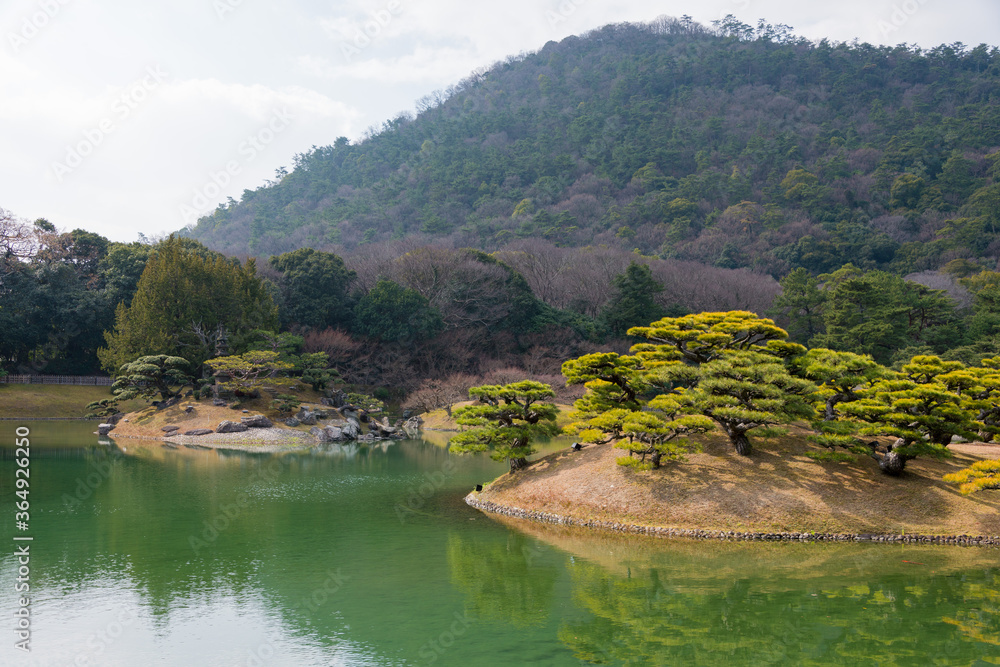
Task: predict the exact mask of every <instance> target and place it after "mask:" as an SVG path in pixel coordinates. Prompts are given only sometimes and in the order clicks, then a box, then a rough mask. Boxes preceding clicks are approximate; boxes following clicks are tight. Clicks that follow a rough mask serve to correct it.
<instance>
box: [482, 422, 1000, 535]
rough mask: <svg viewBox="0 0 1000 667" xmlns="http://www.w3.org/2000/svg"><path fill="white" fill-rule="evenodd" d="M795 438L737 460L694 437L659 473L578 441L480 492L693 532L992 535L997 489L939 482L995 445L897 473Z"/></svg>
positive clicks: (712, 438)
mask: <svg viewBox="0 0 1000 667" xmlns="http://www.w3.org/2000/svg"><path fill="white" fill-rule="evenodd" d="M805 435H806V433H805V432H804V431H803V430H800V429H794V428H793V429H792V432H791V433H790V434H789V435H787V436H782V437H779V438H774V439H771V440H766V441H760V440H759V441H756V443H755V444H756V446H757V451H756V452H755V453H754V455H753V456H750V457H741V456H738V455H737V454H736V453H735V452H734V451H733V448H732V446H731V445H730V444H729V442H728V440H727V439H726V438H725V437H724V436H723V435H721V434H719V433H713V434H708V435H706V436H704V437H703V438H701V441H702V444H703V446H704V452H703V453H700V454H693V455H690V456H689V457H688V461H687V462H686V463H672V464H667V465H665V466H664V467H663V468H661V469H660V470H652V471H646V472H643V471H636V470H633V469H628V468H625V467H623V466H619V465H618V464H617V463H616V459H617V458H618V457H619V456H621V454H622V450H619V449H614V448H613V447H612V446H611V445H590V446H587V447H585V448H584V449H583V451H580V452H572V451H569V450H565V451H562V452H557V453H555V454H551V455H549V456H546V457H544V458H542V459H540V460H538V461H536V462H534V463H533V464H532V465H531V466H530V467H529V468H528V469H526V470H524V471H522V472H519V473H517V474H515V475H510V474H506V475H503V476H502V477H500V478H498V479H497V480H496V481H494V482H493V483H492V484H490V485H489V486H488V487H487V488H486V489H485V490H484V491H483V492H482V493H480V494H478V497H479V499H480V500H485V501H489V502H493V503H497V504H499V505H504V506H508V507H518V508H521V509H525V510H534V511H540V512H549V513H553V514H560V515H563V516H570V517H573V518H576V519H582V520H592V519H596V520H601V521H618V522H622V523H630V524H637V525H644V526H666V527H674V528H689V529H704V530H736V531H761V532H768V531H774V532H785V531H787V532H813V531H815V532H827V533H892V534H899V533H921V534H942V535H944V534H947V535H960V534H968V535H1000V493H993V492H985V493H981V494H978V495H975V496H971V497H965V496H962V495H961V493H960V492H959V491H958V489H957V488H956V487H955V486H954V485H951V484H946V483H945V482H944V481H942V479H941V477H942V476H943V475H945V474H946V473H950V472H955V471H957V470H960V469H961V468H964V467H966V466H968V465H970V464H971V463H972V462H973V461H976V460H979V459H983V458H997V457H1000V446H998V445H983V444H981V443H980V444H977V445H955V446H952V450H953V452H954V453H955V458H953V459H950V460H947V461H934V460H921V459H917V460H915V461H910V462H909V464H907V471H908V472H907V474H906V475H904V476H903V477H901V478H892V477H887V476H885V475H882V474H881V473H879V471H878V468H877V466H876V464H875V462H874V461H872V460H870V459H868V458H867V457H858V458H857V459H856V460H855V461H853V462H848V463H834V462H822V463H821V462H816V461H813V460H812V459H810V458H809V457H808V456H806V454H807V453H808V452H815V451H816V447H814V446H812V445H810V444H808V443H807V442H806V440H805Z"/></svg>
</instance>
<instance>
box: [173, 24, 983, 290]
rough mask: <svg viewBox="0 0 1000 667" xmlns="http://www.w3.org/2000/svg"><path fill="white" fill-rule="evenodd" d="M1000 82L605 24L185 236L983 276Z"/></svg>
mask: <svg viewBox="0 0 1000 667" xmlns="http://www.w3.org/2000/svg"><path fill="white" fill-rule="evenodd" d="M998 84H1000V51H998V49H997V48H995V47H987V46H985V45H980V46H978V47H975V48H968V47H965V46H963V45H961V44H953V45H943V46H939V47H936V48H933V49H929V50H922V49H920V48H917V47H911V46H906V45H901V46H897V47H876V46H872V45H869V44H858V43H854V44H843V43H840V44H837V43H831V42H827V41H825V40H824V41H822V42H819V43H812V42H809V41H807V40H805V39H802V38H798V37H795V36H794V35H793V34H792V33H791V32H790V30H789V28H788V27H786V26H780V25H779V26H771V25H766V24H763V23H761V24H760V25H759V26H757V27H756V28H753V27H750V26H747V25H745V24H741V23H739V22H738V21H736V20H735V19H732V18H731V17H730V18H728V19H726V20H725V21H722V22H719V23H718V24H717V25H716V26H715V27H714V28H706V27H703V26H700V25H698V24H696V23H693V22H691V21H690V20H689V19H687V18H684V19H681V20H676V19H660V20H657V21H655V22H653V23H650V24H643V25H635V24H622V25H611V26H607V27H605V28H602V29H599V30H595V31H593V32H591V33H588V34H586V35H583V36H580V37H569V38H567V39H565V40H563V41H561V42H560V43H554V42H550V43H548V44H546V45H545V46H544V47H543V48H542V49H541V50H539V51H538V52H537V53H533V54H530V55H526V56H518V57H510V58H508V59H507V60H506V61H504V62H501V63H497V64H496V65H494V66H493V67H490V68H489V69H487V70H485V71H479V72H476V73H474V74H473V75H472V76H470V77H469V78H467V79H466V80H464V81H462V82H461V83H459V84H458V85H456V86H454V87H453V88H451V89H449V90H448V91H446V92H444V93H439V94H436V95H434V96H432V97H428V98H425V99H424V100H421V103H420V105H419V106H420V109H421V111H420V113H419V115H417V116H416V117H415V118H414V117H411V116H409V115H405V114H404V115H401V116H399V117H398V118H395V119H393V120H391V121H387V122H386V123H385V124H384V125H383V126H382V128H380V129H378V130H377V131H372V132H370V133H369V136H368V137H367V138H366V139H364V140H363V141H360V142H357V143H353V144H352V143H350V142H349V141H348V140H347V139H345V138H339V139H337V140H336V141H335V142H334V143H333V145H332V146H325V147H321V148H317V147H314V148H313V149H312V150H310V151H309V152H307V153H304V154H301V155H298V156H296V159H295V165H294V169H293V170H291V171H290V172H287V173H286V172H285V171H284V170H279V173H278V176H277V178H276V180H275V181H273V182H271V183H269V184H267V185H265V186H263V187H261V188H258V189H257V190H254V191H250V190H247V191H244V193H243V197H242V198H241V200H240V201H239V202H236V201H233V200H230V202H229V203H228V205H224V206H221V207H220V208H218V209H217V210H216V211H215V212H214V213H213V214H212V215H209V216H207V217H205V218H202V219H201V220H200V221H199V222H198V224H197V225H196V226H195V227H194V228H193V230H191V234H192V235H193V236H194V237H195V238H196V239H198V240H200V241H202V242H204V243H205V244H207V245H208V246H210V247H212V248H215V249H218V250H221V251H223V252H226V253H230V254H250V255H261V256H267V255H271V254H278V253H282V252H287V251H289V250H292V249H295V248H299V247H303V246H312V247H317V248H326V249H329V250H334V251H336V252H339V253H341V254H344V253H347V254H350V253H352V252H353V251H354V250H355V249H356V248H358V247H359V246H362V245H365V244H372V243H378V242H384V241H387V240H390V239H406V238H409V237H417V238H419V239H420V241H421V242H422V243H423V242H428V241H433V242H435V243H436V244H439V245H445V246H452V247H478V248H482V249H485V250H490V251H492V250H495V249H498V248H501V247H503V246H504V245H506V244H508V243H510V242H511V241H514V240H517V239H519V238H545V239H548V240H550V241H553V242H555V243H556V244H557V245H561V246H585V245H600V244H604V245H607V246H610V247H619V248H623V249H627V250H632V249H638V250H640V251H641V252H642V253H643V254H646V255H654V256H656V255H658V256H660V257H663V258H676V259H684V260H693V261H697V262H700V263H704V264H709V265H714V266H718V267H726V268H739V267H747V268H751V269H754V270H757V271H760V272H765V273H770V274H771V275H773V276H775V277H781V276H783V275H785V274H786V273H788V272H789V271H790V270H792V269H794V268H796V267H804V268H806V269H807V270H809V271H810V272H812V273H820V272H825V271H832V270H835V269H837V268H839V267H840V266H842V265H843V264H844V263H846V262H852V263H854V265H855V266H858V267H860V268H864V269H872V268H881V269H886V270H890V271H892V272H894V273H899V274H906V273H910V272H913V271H921V270H933V269H937V268H939V267H940V266H941V265H943V264H945V263H946V262H948V261H950V260H953V259H956V258H967V259H970V260H973V261H974V262H977V263H978V264H980V265H981V266H983V267H984V268H990V269H992V268H994V267H995V265H996V258H997V255H998V253H1000V238H998V235H997V231H998V223H1000V178H998V177H1000V173H998V172H1000V163H998V162H997V160H996V159H995V157H996V152H997V149H998V147H1000V85H998ZM991 156H992V157H991Z"/></svg>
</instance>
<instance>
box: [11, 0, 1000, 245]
mask: <svg viewBox="0 0 1000 667" xmlns="http://www.w3.org/2000/svg"><path fill="white" fill-rule="evenodd" d="M393 2H398V5H392V7H390V0H338V2H337V3H336V4H335V5H332V6H333V7H335V10H333V9H331V4H332V3H327V2H325V0H324V2H322V3H321V2H319V1H318V0H293V1H292V2H289V3H282V4H280V5H279V4H274V3H271V4H269V3H261V2H248V1H244V2H242V3H240V4H239V5H238V6H237V7H236V9H235V10H234V11H233V12H232V13H230V14H227V15H226V16H225V17H224V19H222V20H220V18H219V17H218V16H217V15H216V13H215V11H214V10H213V9H212V4H211V2H210V1H208V0H175V2H172V3H135V2H134V1H133V0H72V2H66V3H64V4H63V5H61V6H62V7H63V9H61V10H60V13H59V15H58V16H57V17H55V18H54V19H53V20H52V21H51V22H50V23H49V25H47V26H46V27H45V28H44V30H42V31H40V32H39V33H38V35H37V36H35V37H33V38H32V39H31V40H30V42H29V43H28V44H27V45H26V46H24V47H23V48H21V49H19V50H17V51H14V50H13V49H12V48H11V46H10V44H9V40H8V34H9V33H10V32H11V31H16V30H18V29H19V27H20V26H21V25H22V23H23V20H24V19H25V17H26V16H28V15H30V13H31V12H32V11H34V8H35V7H36V3H35V2H31V1H29V0H25V2H22V3H13V2H10V3H5V4H4V6H3V7H0V122H2V123H3V124H4V132H3V133H0V154H2V155H3V156H4V158H5V159H4V160H3V161H0V182H2V183H4V186H5V187H4V191H3V199H2V200H0V206H2V207H4V208H7V209H10V210H13V211H14V212H16V213H18V214H20V215H23V216H25V217H29V218H34V217H41V216H45V217H48V218H50V219H52V220H53V221H54V222H56V224H58V225H60V226H66V227H71V226H72V227H75V226H81V227H86V228H89V229H92V230H94V231H98V232H100V233H103V234H106V235H108V236H111V237H112V238H116V239H134V238H135V233H136V231H138V230H142V231H144V232H147V233H149V232H157V231H165V230H170V229H177V228H179V227H180V226H181V224H182V223H181V221H180V220H179V219H178V217H177V205H178V204H179V203H182V202H183V201H185V199H189V198H190V197H191V192H192V191H193V190H195V189H198V188H201V187H202V186H203V185H204V184H205V182H206V178H208V175H209V174H211V173H212V172H213V171H217V170H218V169H220V168H221V166H222V165H225V164H226V162H227V161H228V160H231V159H233V156H234V155H236V156H239V150H238V147H239V146H240V145H241V142H243V141H244V140H245V139H246V137H247V136H249V135H252V134H253V133H255V132H258V131H260V129H261V128H262V127H263V126H265V124H266V123H267V122H268V118H270V117H271V115H272V114H273V113H274V111H275V110H276V109H282V108H286V109H288V111H289V112H291V113H292V114H293V115H294V117H295V120H294V123H292V124H291V125H290V126H289V128H288V129H287V130H286V131H284V132H282V134H281V136H280V137H279V138H277V139H275V141H274V142H273V144H272V145H270V146H269V147H268V148H267V150H266V151H262V152H261V153H260V155H259V157H256V158H255V159H254V160H253V162H252V163H246V164H243V167H244V168H243V169H242V170H241V173H240V174H239V176H238V178H235V179H233V182H232V183H231V184H230V185H229V186H228V187H227V189H226V191H225V192H222V193H220V195H219V199H220V200H223V199H225V197H226V196H234V197H237V198H238V197H239V193H240V192H242V189H243V188H254V187H257V186H259V185H260V183H261V182H262V181H263V180H264V179H265V178H268V177H270V176H271V175H272V174H273V171H274V169H275V168H276V167H277V166H279V165H289V166H290V160H291V157H292V156H293V155H294V154H295V153H297V152H302V151H306V150H308V148H309V147H310V146H312V145H314V144H315V145H327V144H330V143H332V142H333V141H334V140H335V139H336V137H338V136H341V135H344V136H349V137H357V136H358V135H359V134H360V132H361V130H362V129H363V128H365V127H370V126H378V125H380V124H381V123H382V121H383V120H384V119H386V118H390V117H392V116H394V115H395V114H396V113H397V112H399V111H400V110H403V109H407V108H412V107H413V103H414V100H416V99H418V98H420V97H422V96H423V95H425V94H427V93H429V92H431V91H433V90H437V89H443V88H447V87H448V86H449V85H451V84H453V83H456V82H457V81H459V80H461V79H463V78H465V77H466V76H467V75H468V74H469V72H471V71H472V70H474V69H476V68H479V67H482V66H484V65H489V64H491V63H493V62H495V61H497V60H501V59H503V58H504V57H506V56H508V55H511V54H517V53H519V52H522V51H534V50H537V49H540V48H541V47H542V46H543V45H544V44H545V43H546V42H547V41H549V40H559V39H562V38H563V37H565V36H567V35H570V34H579V33H582V32H586V31H588V30H591V29H594V28H597V27H600V26H602V25H605V24H607V23H613V22H621V21H648V20H651V19H653V18H656V17H657V16H659V15H663V14H667V15H672V16H680V15H682V14H691V15H692V16H693V17H694V19H695V20H697V21H700V22H703V23H708V22H710V21H711V20H713V19H716V18H719V17H721V16H723V15H725V14H726V13H729V12H731V13H733V14H735V15H736V16H737V17H738V18H740V20H742V21H745V22H747V23H753V24H755V23H756V22H757V19H758V18H760V17H764V18H766V19H767V20H768V21H770V22H772V23H786V24H790V25H792V26H793V27H794V28H795V30H796V32H797V33H798V34H802V35H804V36H806V37H809V38H811V39H819V38H822V37H829V38H831V39H833V40H836V41H850V40H851V39H852V38H854V37H858V38H859V39H861V40H862V41H865V40H867V41H871V42H881V43H890V44H895V43H899V42H908V43H919V44H920V45H922V46H925V47H930V46H934V45H936V44H939V43H951V42H955V41H962V42H965V43H966V44H969V45H975V44H978V43H979V42H994V43H995V42H996V41H997V38H996V34H997V32H996V29H997V26H998V25H1000V3H994V2H988V1H987V0H952V2H949V3H938V2H931V1H930V0H925V1H922V0H844V1H843V2H837V3H832V2H828V3H809V2H801V1H800V0H797V1H796V2H789V1H788V0H708V1H706V2H701V3H697V4H692V3H690V2H689V1H681V0H508V1H507V2H505V3H502V4H495V3H489V4H476V3H469V2H467V1H465V0H462V1H459V0H435V1H434V2H426V1H421V2H418V1H417V0H393ZM907 2H909V4H907ZM914 3H915V4H916V5H919V8H918V9H917V10H915V11H913V12H911V13H907V14H906V18H905V20H898V19H899V16H898V15H897V16H895V17H894V16H893V12H894V11H896V10H895V9H894V8H896V7H900V8H901V7H903V6H904V5H906V6H907V7H910V6H911V5H913V4H914ZM894 18H895V19H897V21H896V22H895V23H893V19H894ZM880 21H888V22H890V25H892V26H893V27H894V28H896V29H895V30H891V31H889V32H888V34H883V32H884V26H881V25H880V23H879V22H880ZM896 23H898V24H899V25H896ZM359 32H364V33H365V35H366V37H365V39H367V40H368V41H367V43H365V44H364V45H363V47H359V46H358V42H355V41H352V40H354V39H355V38H356V37H357V35H358V33H359ZM362 41H364V40H362ZM345 45H348V46H354V48H357V49H358V51H359V52H358V53H351V54H349V55H350V57H348V54H345V53H344V51H343V47H344V46H345ZM150 64H159V65H160V66H161V67H162V68H163V69H164V70H165V71H167V72H169V74H170V76H169V77H168V78H167V80H166V81H164V82H163V84H162V85H159V86H157V88H156V89H155V90H153V91H151V93H150V94H149V95H148V96H147V99H145V100H143V101H142V103H141V105H138V106H137V107H136V108H135V109H134V113H130V114H129V115H128V117H127V118H121V117H120V116H116V115H115V114H114V112H113V105H114V104H115V101H116V99H119V98H120V96H121V95H122V93H123V92H124V91H127V90H128V89H129V87H130V86H131V85H133V84H134V83H135V81H136V80H137V79H138V78H141V77H142V76H143V70H144V68H145V67H147V65H150ZM109 117H110V118H112V119H113V120H115V121H116V123H115V128H114V131H113V133H111V134H109V135H108V136H107V137H106V138H105V139H104V140H102V142H101V144H100V146H99V147H98V148H97V149H96V150H94V151H93V154H92V155H91V156H89V157H88V158H87V160H86V161H85V162H84V164H82V165H81V166H80V167H79V168H78V169H77V170H75V171H73V173H72V174H71V175H69V176H67V177H66V178H64V179H63V180H62V181H58V180H54V179H52V178H51V170H52V163H53V162H54V161H57V160H60V159H64V156H65V154H66V152H67V150H68V148H67V147H70V148H71V147H72V146H73V145H75V144H77V143H79V142H80V141H81V140H82V139H83V138H84V133H85V132H88V131H92V130H93V128H94V127H96V124H97V123H99V122H100V121H102V120H103V119H106V118H109ZM46 174H48V175H49V177H47V176H46Z"/></svg>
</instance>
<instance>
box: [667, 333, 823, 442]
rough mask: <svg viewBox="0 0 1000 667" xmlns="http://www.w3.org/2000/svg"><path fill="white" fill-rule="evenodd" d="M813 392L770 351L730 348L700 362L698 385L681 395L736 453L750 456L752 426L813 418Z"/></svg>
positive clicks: (812, 385) (813, 389) (810, 387)
mask: <svg viewBox="0 0 1000 667" xmlns="http://www.w3.org/2000/svg"><path fill="white" fill-rule="evenodd" d="M815 391H816V386H815V385H814V384H813V383H812V382H810V381H808V380H804V379H801V378H797V377H794V376H793V375H792V374H791V373H790V372H789V371H788V368H787V367H786V366H785V364H784V363H782V361H781V360H780V359H778V358H776V357H774V356H773V355H769V354H766V353H762V352H754V351H747V350H729V351H726V352H725V353H723V354H722V355H721V356H719V357H718V358H716V359H714V360H712V361H709V362H707V363H704V364H702V365H701V367H700V369H699V379H698V384H697V386H695V387H694V388H692V389H690V390H688V391H686V392H684V394H683V396H684V398H685V400H686V401H688V402H689V404H690V405H691V408H690V409H691V410H693V411H696V412H699V413H701V414H702V415H704V416H706V417H708V418H710V419H711V420H712V421H714V422H716V423H717V424H719V426H721V427H722V429H723V430H724V431H725V432H726V435H727V436H729V441H730V443H732V445H733V447H735V448H736V452H737V453H738V454H740V455H741V456H749V455H750V454H751V453H753V445H752V444H751V442H750V439H749V437H748V435H747V434H748V433H750V432H751V431H752V430H754V429H756V428H760V427H762V426H775V425H778V424H787V423H789V422H791V421H794V420H796V419H809V418H811V417H813V416H814V414H815V411H814V410H813V407H812V404H811V401H812V399H813V394H814V392H815Z"/></svg>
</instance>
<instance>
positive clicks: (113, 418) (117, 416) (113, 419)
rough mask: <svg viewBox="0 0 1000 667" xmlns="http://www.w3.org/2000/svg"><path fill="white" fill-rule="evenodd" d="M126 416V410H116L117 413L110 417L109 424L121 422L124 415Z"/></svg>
mask: <svg viewBox="0 0 1000 667" xmlns="http://www.w3.org/2000/svg"><path fill="white" fill-rule="evenodd" d="M124 416H125V413H124V412H116V413H115V414H113V415H111V416H110V417H108V423H109V424H117V423H118V422H120V421H121V420H122V417H124Z"/></svg>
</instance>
